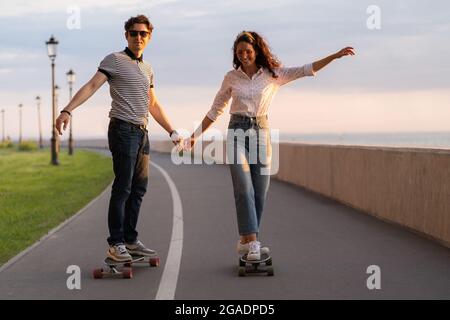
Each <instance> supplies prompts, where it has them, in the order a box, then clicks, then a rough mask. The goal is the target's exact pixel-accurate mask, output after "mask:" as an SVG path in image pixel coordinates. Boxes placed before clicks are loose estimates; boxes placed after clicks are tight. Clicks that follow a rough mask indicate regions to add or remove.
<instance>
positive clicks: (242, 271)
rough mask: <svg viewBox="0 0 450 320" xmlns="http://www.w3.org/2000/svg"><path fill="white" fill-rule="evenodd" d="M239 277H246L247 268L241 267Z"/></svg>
mask: <svg viewBox="0 0 450 320" xmlns="http://www.w3.org/2000/svg"><path fill="white" fill-rule="evenodd" d="M239 277H245V267H239Z"/></svg>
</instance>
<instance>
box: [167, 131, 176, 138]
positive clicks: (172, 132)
mask: <svg viewBox="0 0 450 320" xmlns="http://www.w3.org/2000/svg"><path fill="white" fill-rule="evenodd" d="M174 133H176V134H178V132H177V130H172V131H171V132H170V134H169V137H171V138H172V135H173V134H174Z"/></svg>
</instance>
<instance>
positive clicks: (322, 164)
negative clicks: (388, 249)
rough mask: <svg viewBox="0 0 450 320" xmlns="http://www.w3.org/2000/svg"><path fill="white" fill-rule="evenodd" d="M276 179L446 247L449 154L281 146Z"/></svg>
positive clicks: (448, 239)
mask: <svg viewBox="0 0 450 320" xmlns="http://www.w3.org/2000/svg"><path fill="white" fill-rule="evenodd" d="M276 177H277V178H278V179H280V180H283V181H287V182H290V183H293V184H296V185H299V186H302V187H304V188H306V189H309V190H311V191H314V192H317V193H320V194H322V195H325V196H327V197H330V198H333V199H336V200H338V201H340V202H343V203H345V204H347V205H349V206H351V207H354V208H357V209H360V210H362V211H364V212H367V213H369V214H371V215H374V216H376V217H379V218H381V219H383V220H387V221H390V222H393V223H396V224H399V225H401V226H404V227H407V228H409V229H411V230H414V231H416V232H419V233H421V234H423V235H425V236H428V237H431V238H433V239H435V240H437V241H439V242H440V243H442V244H443V245H445V246H447V247H450V150H430V149H405V148H381V147H350V146H326V145H304V144H293V143H282V144H280V168H279V172H278V174H277V175H276Z"/></svg>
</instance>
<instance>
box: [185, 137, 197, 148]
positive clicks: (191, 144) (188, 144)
mask: <svg viewBox="0 0 450 320" xmlns="http://www.w3.org/2000/svg"><path fill="white" fill-rule="evenodd" d="M194 144H195V138H192V137H190V138H189V139H186V140H184V145H183V150H184V151H191V150H192V148H193V147H194Z"/></svg>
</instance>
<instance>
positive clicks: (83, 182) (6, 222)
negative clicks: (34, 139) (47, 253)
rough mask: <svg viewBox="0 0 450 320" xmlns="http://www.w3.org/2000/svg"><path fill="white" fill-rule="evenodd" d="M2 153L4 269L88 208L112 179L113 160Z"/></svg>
mask: <svg viewBox="0 0 450 320" xmlns="http://www.w3.org/2000/svg"><path fill="white" fill-rule="evenodd" d="M59 160H60V165H59V166H52V165H50V151H49V150H48V149H47V150H44V151H30V152H18V151H15V150H11V149H0V265H1V264H3V263H5V262H6V261H8V259H10V258H12V257H13V256H14V255H16V254H17V253H19V252H20V251H22V250H24V249H25V248H27V247H28V246H30V245H31V244H33V243H34V242H36V241H37V240H39V239H40V238H41V237H42V236H43V235H45V234H46V233H47V232H48V231H49V230H51V229H52V228H54V227H56V226H57V225H58V224H60V223H61V222H63V221H64V220H66V219H67V218H68V217H70V216H71V215H73V214H74V213H76V212H77V211H78V210H80V209H81V208H83V207H84V206H85V205H86V204H88V203H89V201H90V200H92V199H93V198H95V197H96V196H97V195H99V194H100V193H101V191H103V190H104V189H105V188H106V186H108V184H109V183H111V181H112V179H113V172H112V164H111V159H110V158H108V157H106V156H103V155H100V154H98V153H94V152H89V151H82V150H76V152H75V154H74V155H73V156H68V155H67V151H65V150H61V153H60V154H59Z"/></svg>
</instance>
